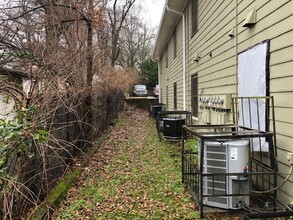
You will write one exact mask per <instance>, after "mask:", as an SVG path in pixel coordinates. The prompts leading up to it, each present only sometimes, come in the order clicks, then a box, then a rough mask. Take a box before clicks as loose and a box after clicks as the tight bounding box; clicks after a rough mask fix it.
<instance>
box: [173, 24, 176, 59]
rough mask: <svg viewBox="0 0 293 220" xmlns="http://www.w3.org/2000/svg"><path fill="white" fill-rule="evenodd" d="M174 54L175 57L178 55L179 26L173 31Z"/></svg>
mask: <svg viewBox="0 0 293 220" xmlns="http://www.w3.org/2000/svg"><path fill="white" fill-rule="evenodd" d="M173 56H174V59H175V58H176V57H177V27H175V29H174V32H173Z"/></svg>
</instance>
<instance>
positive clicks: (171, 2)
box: [153, 0, 188, 61]
mask: <svg viewBox="0 0 293 220" xmlns="http://www.w3.org/2000/svg"><path fill="white" fill-rule="evenodd" d="M187 1H188V0H166V2H165V6H164V10H163V14H162V17H161V21H160V25H159V29H158V32H157V35H156V41H155V47H154V51H153V59H154V60H157V61H159V60H160V57H161V55H162V52H163V51H164V49H165V47H166V44H167V43H168V40H169V38H170V36H171V34H172V32H173V29H174V26H175V24H176V23H177V22H178V19H179V18H180V15H179V14H177V13H174V12H171V11H168V10H167V7H166V6H167V5H168V6H169V7H170V8H171V9H173V10H175V11H178V12H183V10H184V8H185V6H186V4H187Z"/></svg>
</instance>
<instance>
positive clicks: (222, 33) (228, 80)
mask: <svg viewBox="0 0 293 220" xmlns="http://www.w3.org/2000/svg"><path fill="white" fill-rule="evenodd" d="M198 8H199V25H198V31H197V32H196V33H195V34H194V35H192V34H191V13H190V4H188V5H187V7H186V8H185V12H184V13H185V16H186V18H187V19H186V36H187V37H186V42H187V44H186V68H187V75H186V89H187V90H186V104H187V110H189V111H191V98H190V94H191V76H192V75H193V74H196V73H197V74H198V82H199V85H198V86H199V90H198V93H199V95H201V94H205V95H213V94H215V95H220V94H232V95H237V54H238V53H240V52H242V51H244V50H246V49H248V48H250V47H252V46H254V45H256V44H258V43H260V42H262V41H264V40H270V63H269V70H270V82H269V84H270V95H272V96H274V100H275V116H276V117H275V119H276V129H277V130H276V133H277V147H278V159H279V171H280V173H283V174H287V173H288V172H289V168H290V167H289V164H288V162H287V159H286V157H287V154H288V152H293V132H292V131H293V101H292V100H293V86H292V85H293V40H292V39H293V11H292V8H293V1H291V0H278V1H272V0H225V1H205V0H199V7H198ZM252 8H255V9H256V11H257V23H256V25H255V26H254V27H252V28H246V27H242V24H243V22H244V20H245V18H246V16H247V14H248V12H249V11H250V10H251V9H252ZM233 27H235V30H236V36H235V37H233V38H231V37H229V36H228V34H229V32H230V30H231V29H232V28H233ZM177 36H178V46H177V50H178V55H177V57H176V58H175V59H173V51H172V49H173V48H172V47H173V44H172V37H171V38H170V40H169V44H168V53H169V66H168V68H166V65H165V63H164V62H165V53H164V54H163V56H162V57H161V63H162V69H161V72H162V74H161V88H162V92H163V97H162V102H164V103H165V102H166V86H167V85H168V86H169V95H168V96H169V109H170V110H172V107H173V94H172V93H173V83H174V82H177V87H178V89H177V90H178V94H177V96H178V109H179V108H180V109H182V108H183V106H182V103H183V102H182V100H183V99H182V91H183V89H182V85H183V84H182V20H181V19H180V20H179V22H178V27H177ZM196 52H199V53H200V54H201V58H200V60H199V61H198V62H195V61H193V59H194V54H195V53H196ZM201 116H202V115H201V114H199V117H198V118H197V119H196V120H197V122H198V123H203V122H202V120H201ZM230 118H231V116H230ZM270 119H272V117H270ZM285 176H286V175H281V176H280V178H278V185H280V184H281V183H282V182H283V181H284V178H285ZM292 187H293V177H292V176H291V177H290V178H289V181H288V182H287V183H285V184H284V186H282V187H281V188H280V190H279V191H278V199H279V200H280V201H282V202H284V203H285V204H288V203H291V202H293V191H292Z"/></svg>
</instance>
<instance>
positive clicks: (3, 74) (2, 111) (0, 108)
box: [0, 68, 31, 120]
mask: <svg viewBox="0 0 293 220" xmlns="http://www.w3.org/2000/svg"><path fill="white" fill-rule="evenodd" d="M0 80H6V82H7V84H13V85H15V86H16V88H17V87H18V88H19V89H21V90H22V91H23V92H24V94H25V96H28V93H29V91H30V87H31V79H30V77H29V75H28V74H26V73H23V72H21V71H17V70H13V69H7V68H0ZM14 104H15V102H14V100H13V98H12V97H10V96H8V95H7V93H5V92H3V90H2V91H1V88H0V119H4V120H11V119H13V117H14V111H13V108H14Z"/></svg>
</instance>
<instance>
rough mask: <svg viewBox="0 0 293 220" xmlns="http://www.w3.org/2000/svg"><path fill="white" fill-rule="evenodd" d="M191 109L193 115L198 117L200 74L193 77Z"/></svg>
mask: <svg viewBox="0 0 293 220" xmlns="http://www.w3.org/2000/svg"><path fill="white" fill-rule="evenodd" d="M191 109H192V115H193V116H195V117H198V75H197V74H195V75H193V76H192V77H191Z"/></svg>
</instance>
